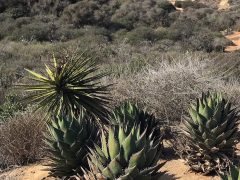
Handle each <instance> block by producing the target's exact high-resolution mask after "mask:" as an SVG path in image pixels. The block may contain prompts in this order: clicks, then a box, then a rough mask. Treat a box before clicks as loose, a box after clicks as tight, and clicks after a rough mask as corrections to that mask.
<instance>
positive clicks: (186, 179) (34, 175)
mask: <svg viewBox="0 0 240 180" xmlns="http://www.w3.org/2000/svg"><path fill="white" fill-rule="evenodd" d="M45 168H46V167H45V166H43V165H42V164H41V163H40V164H34V165H30V166H25V167H20V168H17V169H14V170H11V171H9V172H5V173H3V174H2V175H0V180H55V178H50V177H47V176H48V172H47V171H44V169H45ZM161 171H167V173H166V174H165V175H164V176H162V177H161V178H160V179H159V180H174V179H179V180H220V179H219V178H218V177H208V176H202V175H201V174H196V173H194V172H191V171H190V170H189V167H188V166H187V165H185V164H184V162H183V161H182V160H180V159H176V160H170V161H168V162H167V163H166V164H165V165H164V167H162V168H161Z"/></svg>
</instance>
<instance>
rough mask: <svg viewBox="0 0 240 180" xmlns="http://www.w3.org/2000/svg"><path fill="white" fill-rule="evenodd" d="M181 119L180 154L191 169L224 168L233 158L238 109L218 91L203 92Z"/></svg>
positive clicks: (205, 170) (218, 169)
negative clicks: (183, 144)
mask: <svg viewBox="0 0 240 180" xmlns="http://www.w3.org/2000/svg"><path fill="white" fill-rule="evenodd" d="M189 114H190V116H191V118H185V120H184V121H183V124H184V126H183V129H182V131H183V133H184V138H185V140H186V144H185V146H184V147H185V148H184V149H182V150H183V152H184V155H183V157H184V158H185V159H186V160H187V163H188V164H189V165H190V166H191V168H192V169H193V170H196V171H202V172H204V173H206V174H207V173H210V172H212V171H217V172H219V173H221V172H223V171H225V170H226V169H227V168H228V167H229V163H230V162H231V161H233V160H234V156H235V148H236V144H237V142H238V140H237V134H238V125H239V112H238V111H237V110H236V109H235V108H232V105H231V103H230V102H229V101H226V100H225V99H224V98H223V97H222V95H221V94H220V93H212V94H211V93H207V94H203V95H202V97H201V98H199V99H197V102H196V104H192V105H191V107H190V108H189Z"/></svg>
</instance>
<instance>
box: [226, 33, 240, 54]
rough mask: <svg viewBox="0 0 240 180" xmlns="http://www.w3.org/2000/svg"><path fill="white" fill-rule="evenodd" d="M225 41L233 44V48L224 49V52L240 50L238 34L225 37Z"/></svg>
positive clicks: (239, 34)
mask: <svg viewBox="0 0 240 180" xmlns="http://www.w3.org/2000/svg"><path fill="white" fill-rule="evenodd" d="M225 37H226V38H227V39H229V40H230V41H232V42H233V44H234V45H233V46H228V47H226V48H225V51H226V52H232V51H237V50H240V32H233V34H231V35H227V36H225Z"/></svg>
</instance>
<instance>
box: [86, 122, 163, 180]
mask: <svg viewBox="0 0 240 180" xmlns="http://www.w3.org/2000/svg"><path fill="white" fill-rule="evenodd" d="M151 136H152V134H151V135H150V136H146V130H145V131H144V132H143V133H140V127H139V126H134V127H133V128H132V129H131V131H130V132H129V133H127V131H126V129H125V128H124V126H115V127H110V128H109V132H108V137H107V135H105V134H104V133H102V136H101V147H99V146H98V145H96V144H95V149H91V153H90V161H91V162H92V164H94V165H95V167H97V169H98V170H99V172H100V173H101V174H102V175H103V176H104V177H105V178H106V179H126V180H132V179H138V180H141V179H144V180H147V179H153V178H157V177H158V176H160V175H161V173H158V170H159V169H160V168H161V167H162V166H163V163H162V164H158V161H159V157H160V154H161V152H160V151H158V146H159V142H158V140H152V138H151ZM107 138H108V139H107Z"/></svg>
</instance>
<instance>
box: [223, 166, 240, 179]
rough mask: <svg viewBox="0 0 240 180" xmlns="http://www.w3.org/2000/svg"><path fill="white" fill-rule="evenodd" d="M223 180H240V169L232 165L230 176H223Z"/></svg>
mask: <svg viewBox="0 0 240 180" xmlns="http://www.w3.org/2000/svg"><path fill="white" fill-rule="evenodd" d="M220 176H221V179H222V180H240V169H238V168H237V167H235V166H233V165H230V171H229V174H225V175H221V174H220Z"/></svg>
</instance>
